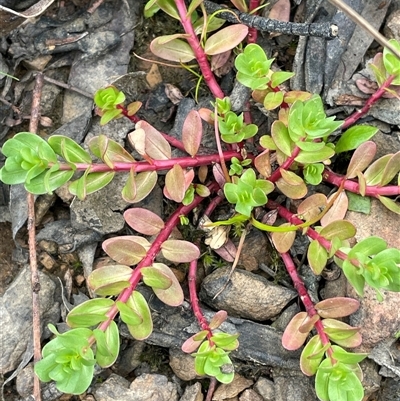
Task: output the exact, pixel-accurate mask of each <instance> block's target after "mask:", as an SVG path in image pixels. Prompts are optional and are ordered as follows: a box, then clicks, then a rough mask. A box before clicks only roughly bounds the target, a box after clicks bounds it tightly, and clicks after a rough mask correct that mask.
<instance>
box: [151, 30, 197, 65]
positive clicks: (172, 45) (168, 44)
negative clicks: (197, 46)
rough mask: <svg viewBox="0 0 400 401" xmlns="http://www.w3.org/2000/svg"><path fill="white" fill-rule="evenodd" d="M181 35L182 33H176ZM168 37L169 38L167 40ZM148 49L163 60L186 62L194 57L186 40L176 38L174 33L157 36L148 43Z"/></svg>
mask: <svg viewBox="0 0 400 401" xmlns="http://www.w3.org/2000/svg"><path fill="white" fill-rule="evenodd" d="M178 36H180V37H182V35H178ZM169 39H170V40H169ZM150 50H151V51H152V53H153V54H154V55H156V56H157V57H161V58H163V59H164V60H169V61H176V62H177V63H187V62H189V61H192V60H193V59H194V58H195V55H194V52H193V50H192V48H191V47H190V45H189V44H188V42H186V41H185V40H182V39H179V38H176V35H168V36H159V37H158V38H155V39H154V40H153V41H152V42H151V43H150Z"/></svg>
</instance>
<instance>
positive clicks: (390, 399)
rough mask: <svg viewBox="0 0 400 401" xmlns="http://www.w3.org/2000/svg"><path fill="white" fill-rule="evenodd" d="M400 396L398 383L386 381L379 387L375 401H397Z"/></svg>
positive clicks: (390, 380) (399, 383)
mask: <svg viewBox="0 0 400 401" xmlns="http://www.w3.org/2000/svg"><path fill="white" fill-rule="evenodd" d="M399 394H400V381H398V380H394V379H386V380H385V381H384V382H383V383H382V386H381V390H380V392H379V394H378V398H377V401H398V400H399Z"/></svg>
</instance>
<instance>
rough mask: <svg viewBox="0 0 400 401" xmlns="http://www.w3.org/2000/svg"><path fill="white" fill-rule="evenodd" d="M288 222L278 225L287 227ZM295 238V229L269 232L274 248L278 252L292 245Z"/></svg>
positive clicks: (285, 250) (283, 251)
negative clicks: (284, 231)
mask: <svg viewBox="0 0 400 401" xmlns="http://www.w3.org/2000/svg"><path fill="white" fill-rule="evenodd" d="M290 225H291V224H290V223H284V224H282V225H281V226H280V227H288V226H290ZM295 238H296V231H288V232H286V233H279V232H273V233H272V234H271V239H272V242H273V243H274V246H275V248H276V250H277V251H278V252H280V253H285V252H287V251H288V250H289V249H290V248H291V247H292V245H293V242H294V240H295Z"/></svg>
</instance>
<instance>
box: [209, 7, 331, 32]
mask: <svg viewBox="0 0 400 401" xmlns="http://www.w3.org/2000/svg"><path fill="white" fill-rule="evenodd" d="M204 6H205V8H206V10H207V12H208V13H214V12H216V11H219V10H224V9H225V7H222V6H219V5H218V4H215V3H213V2H212V1H208V0H204ZM229 10H230V11H229V12H222V13H219V14H218V18H222V19H224V20H226V21H228V22H230V23H232V24H238V23H242V24H244V25H247V26H248V27H250V28H256V29H258V30H259V31H265V32H277V33H283V34H286V35H298V36H317V37H322V38H327V39H332V38H334V37H335V36H337V34H338V28H337V26H336V25H333V24H330V23H326V22H324V23H312V24H299V23H295V22H284V21H278V20H274V19H270V18H263V17H259V16H257V15H250V14H246V13H242V12H240V11H238V10H234V9H229ZM232 11H233V13H234V14H236V15H233V14H232Z"/></svg>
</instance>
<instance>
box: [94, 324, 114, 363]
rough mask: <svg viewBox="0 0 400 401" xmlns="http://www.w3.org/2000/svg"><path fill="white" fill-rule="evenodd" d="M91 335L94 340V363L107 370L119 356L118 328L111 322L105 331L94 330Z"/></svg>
mask: <svg viewBox="0 0 400 401" xmlns="http://www.w3.org/2000/svg"><path fill="white" fill-rule="evenodd" d="M93 335H94V337H95V338H96V361H97V363H98V364H99V365H100V366H101V367H102V368H108V367H109V366H111V365H113V364H114V363H115V361H116V360H117V358H118V354H119V331H118V326H117V324H116V323H115V322H114V320H112V321H111V322H110V324H109V326H108V327H107V328H106V330H105V331H102V330H99V329H95V330H93Z"/></svg>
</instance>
